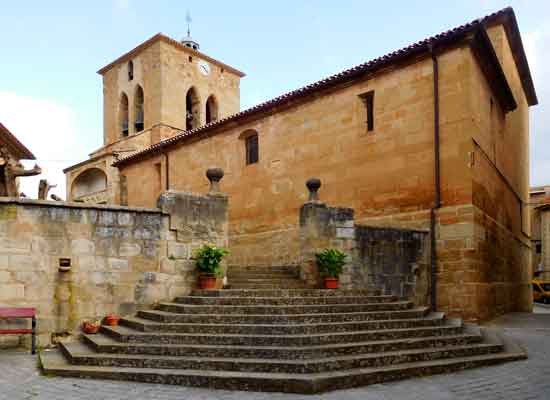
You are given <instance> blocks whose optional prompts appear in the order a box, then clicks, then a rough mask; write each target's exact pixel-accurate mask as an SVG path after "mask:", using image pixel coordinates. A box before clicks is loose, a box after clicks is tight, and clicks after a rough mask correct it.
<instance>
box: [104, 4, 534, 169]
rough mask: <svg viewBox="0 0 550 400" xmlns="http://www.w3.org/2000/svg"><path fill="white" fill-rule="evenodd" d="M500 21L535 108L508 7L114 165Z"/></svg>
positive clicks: (374, 69)
mask: <svg viewBox="0 0 550 400" xmlns="http://www.w3.org/2000/svg"><path fill="white" fill-rule="evenodd" d="M499 21H503V22H504V23H505V24H509V26H508V27H507V29H506V32H507V35H515V36H514V38H513V39H514V40H510V42H512V43H513V44H514V43H515V47H516V48H515V49H512V50H513V53H515V54H514V55H515V61H516V64H517V65H518V69H520V75H522V78H523V79H522V83H523V87H524V90H525V92H526V97H527V99H528V103H529V104H530V105H535V104H537V98H536V93H535V89H534V86H533V82H532V80H531V76H530V72H529V66H528V64H527V59H526V58H525V52H524V50H523V45H522V42H521V37H520V36H519V30H518V27H517V21H516V18H515V14H514V11H513V9H512V8H511V7H508V8H505V9H503V10H500V11H497V12H495V13H493V14H489V15H487V16H485V17H483V18H478V19H476V20H474V21H472V22H469V23H466V24H464V25H461V26H458V27H456V28H453V29H450V30H448V31H446V32H443V33H440V34H437V35H435V36H432V37H429V38H427V39H424V40H421V41H418V42H416V43H413V44H410V45H409V46H406V47H404V48H402V49H399V50H396V51H394V52H391V53H388V54H386V55H384V56H381V57H378V58H375V59H373V60H370V61H368V62H365V63H363V64H360V65H357V66H355V67H352V68H349V69H346V70H344V71H341V72H339V73H336V74H334V75H332V76H329V77H327V78H324V79H321V80H319V81H317V82H314V83H311V84H309V85H306V86H304V87H301V88H299V89H296V90H293V91H290V92H288V93H284V94H282V95H280V96H278V97H275V98H273V99H271V100H268V101H265V102H263V103H260V104H257V105H255V106H253V107H250V108H248V109H246V110H243V111H240V112H238V113H236V114H233V115H230V116H228V117H225V118H222V119H219V120H217V121H215V122H212V123H210V124H207V125H203V126H201V127H198V128H196V129H192V130H188V131H181V133H179V134H177V135H175V136H173V137H171V138H169V139H165V140H163V141H161V142H159V143H156V144H154V145H152V146H150V147H148V148H146V149H143V150H141V151H138V152H136V153H133V154H131V155H129V156H127V157H125V158H122V159H120V160H118V161H116V162H115V163H114V164H113V165H114V166H121V165H124V164H126V163H129V162H131V161H134V160H137V159H140V158H141V157H143V156H146V155H148V154H153V153H156V152H158V151H159V150H161V149H163V148H166V147H168V146H171V145H173V144H175V143H178V142H181V141H183V140H185V139H186V138H188V137H190V136H195V135H198V134H201V133H203V132H205V131H209V130H211V129H214V128H216V127H221V126H222V125H224V124H226V123H229V122H232V121H237V120H240V119H242V118H245V117H248V116H251V115H253V114H256V113H259V112H262V111H266V110H269V109H271V108H273V107H275V106H278V105H282V104H284V103H287V102H290V101H292V100H295V99H298V98H300V97H302V96H305V95H308V94H312V93H314V92H316V91H319V90H323V89H325V88H328V87H330V86H333V85H336V84H338V83H342V82H345V81H349V80H351V79H354V78H356V77H359V76H361V75H365V74H368V73H373V72H375V71H379V70H381V69H382V68H384V67H387V66H389V65H392V64H395V63H397V62H399V61H402V60H404V59H407V58H410V57H414V56H415V55H420V54H423V53H425V52H427V51H429V50H430V49H436V48H444V47H446V46H448V45H450V44H453V43H456V42H458V41H460V40H462V39H464V38H465V37H466V36H467V35H468V34H471V33H474V32H475V31H476V30H478V29H480V28H481V27H482V26H486V25H491V24H494V23H498V22H499Z"/></svg>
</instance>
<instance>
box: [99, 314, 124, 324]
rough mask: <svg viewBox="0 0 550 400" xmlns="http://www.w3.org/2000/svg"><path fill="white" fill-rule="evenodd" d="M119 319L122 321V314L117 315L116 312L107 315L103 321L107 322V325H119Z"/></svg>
mask: <svg viewBox="0 0 550 400" xmlns="http://www.w3.org/2000/svg"><path fill="white" fill-rule="evenodd" d="M119 321H120V315H116V314H109V315H106V316H105V318H104V319H103V322H104V323H105V325H109V326H117V325H118V322H119Z"/></svg>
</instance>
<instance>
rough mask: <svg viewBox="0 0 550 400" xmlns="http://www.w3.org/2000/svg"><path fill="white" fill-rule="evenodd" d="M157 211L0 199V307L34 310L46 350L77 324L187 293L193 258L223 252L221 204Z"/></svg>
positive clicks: (168, 200) (196, 200) (180, 197)
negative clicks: (202, 250) (209, 250)
mask: <svg viewBox="0 0 550 400" xmlns="http://www.w3.org/2000/svg"><path fill="white" fill-rule="evenodd" d="M159 207H160V208H159V209H138V208H128V207H108V206H87V205H83V204H78V203H56V202H46V201H31V200H16V199H0V236H1V240H0V307H1V306H21V307H23V306H26V307H36V308H37V314H38V332H39V344H40V345H42V346H44V345H47V344H49V343H50V342H51V340H52V336H55V335H60V334H70V333H71V332H74V331H75V330H76V329H78V328H79V326H80V324H81V322H82V320H84V319H93V320H95V319H100V318H102V317H104V316H105V315H106V314H109V313H116V314H121V315H127V314H132V313H134V312H135V311H136V309H139V308H141V307H145V306H149V305H150V304H151V303H154V302H157V301H161V300H168V299H171V298H173V297H175V296H181V295H185V294H187V293H188V292H189V291H190V290H191V288H192V287H193V286H194V285H195V283H196V271H195V265H194V261H193V260H191V255H192V252H193V250H194V249H195V248H197V247H200V246H202V245H203V244H205V243H216V244H219V245H224V246H225V245H226V244H227V198H226V197H224V196H222V195H219V196H201V195H197V194H188V193H175V192H170V193H166V194H165V195H163V196H161V199H160V200H159ZM60 259H69V260H70V264H71V267H70V270H69V271H67V272H61V271H60V269H59V267H60ZM6 323H8V324H12V323H14V322H13V321H10V322H4V324H6ZM15 323H16V324H17V323H21V322H15ZM25 339H26V338H25ZM3 340H4V342H5V341H6V340H5V339H3ZM7 340H8V342H10V343H14V341H15V342H18V341H19V340H20V338H15V339H14V338H12V339H11V340H10V339H7Z"/></svg>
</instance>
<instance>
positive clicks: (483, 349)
mask: <svg viewBox="0 0 550 400" xmlns="http://www.w3.org/2000/svg"><path fill="white" fill-rule="evenodd" d="M60 346H61V349H62V351H63V353H64V354H65V356H66V357H67V358H68V359H69V362H70V363H71V364H75V365H95V366H105V367H121V368H126V367H131V368H160V369H165V368H170V369H172V368H174V369H191V368H196V367H197V366H198V367H200V369H202V370H209V371H211V370H214V371H239V372H256V373H257V372H267V373H295V374H311V373H319V372H329V371H335V370H341V369H356V368H372V367H382V366H386V365H391V364H399V363H412V362H421V361H430V360H437V359H444V358H450V357H468V356H476V355H482V354H490V353H497V352H500V351H502V350H503V346H502V345H499V344H469V345H464V346H448V347H440V348H435V349H431V348H423V349H411V350H400V351H393V352H384V353H374V354H354V355H345V356H335V357H324V358H316V359H310V360H296V359H263V358H240V357H239V358H230V357H181V356H179V357H174V356H144V355H124V354H109V353H95V352H93V351H92V350H91V349H90V348H89V347H87V346H85V345H83V344H82V343H61V345H60Z"/></svg>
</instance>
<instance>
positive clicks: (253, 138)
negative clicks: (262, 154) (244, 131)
mask: <svg viewBox="0 0 550 400" xmlns="http://www.w3.org/2000/svg"><path fill="white" fill-rule="evenodd" d="M245 146H246V164H247V165H248V164H255V163H257V162H258V160H259V154H258V153H259V151H258V150H259V148H258V134H253V135H250V136H248V137H247V138H246V139H245Z"/></svg>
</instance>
